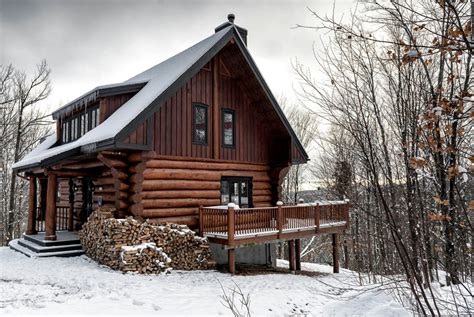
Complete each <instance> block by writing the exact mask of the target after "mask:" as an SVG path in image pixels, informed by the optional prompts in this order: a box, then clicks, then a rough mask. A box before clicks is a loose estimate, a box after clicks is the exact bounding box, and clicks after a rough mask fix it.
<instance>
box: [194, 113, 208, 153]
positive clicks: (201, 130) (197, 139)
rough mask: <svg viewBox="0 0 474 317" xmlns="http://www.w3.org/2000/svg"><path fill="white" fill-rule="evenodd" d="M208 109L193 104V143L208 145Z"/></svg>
mask: <svg viewBox="0 0 474 317" xmlns="http://www.w3.org/2000/svg"><path fill="white" fill-rule="evenodd" d="M207 112H208V107H207V106H206V105H203V104H193V142H194V143H195V144H200V145H207V140H208V137H207V122H208V113H207Z"/></svg>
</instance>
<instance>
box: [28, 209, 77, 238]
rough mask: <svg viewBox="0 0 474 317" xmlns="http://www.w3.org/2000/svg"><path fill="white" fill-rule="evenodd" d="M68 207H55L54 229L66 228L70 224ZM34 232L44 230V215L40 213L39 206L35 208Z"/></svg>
mask: <svg viewBox="0 0 474 317" xmlns="http://www.w3.org/2000/svg"><path fill="white" fill-rule="evenodd" d="M70 216H71V215H70V208H69V207H64V206H57V207H56V230H58V231H59V230H68V229H69V226H70ZM35 229H36V232H44V231H45V230H46V224H45V215H42V214H41V207H40V206H38V207H37V208H36V215H35Z"/></svg>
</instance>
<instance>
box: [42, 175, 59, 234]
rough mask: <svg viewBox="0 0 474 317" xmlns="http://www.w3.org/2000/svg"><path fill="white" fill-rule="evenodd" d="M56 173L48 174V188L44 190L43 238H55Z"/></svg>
mask: <svg viewBox="0 0 474 317" xmlns="http://www.w3.org/2000/svg"><path fill="white" fill-rule="evenodd" d="M56 190H57V176H56V174H48V189H47V191H46V221H45V222H46V234H45V237H44V239H45V240H56V239H57V237H56Z"/></svg>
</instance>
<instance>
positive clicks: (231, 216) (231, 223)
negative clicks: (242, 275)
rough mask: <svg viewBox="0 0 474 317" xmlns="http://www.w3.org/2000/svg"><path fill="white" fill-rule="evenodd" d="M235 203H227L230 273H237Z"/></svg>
mask: <svg viewBox="0 0 474 317" xmlns="http://www.w3.org/2000/svg"><path fill="white" fill-rule="evenodd" d="M234 208H235V205H234V204H233V203H230V204H228V205H227V245H228V246H229V249H228V250H227V260H228V265H229V273H231V274H234V273H235V249H234V246H235V243H234V237H235V210H234Z"/></svg>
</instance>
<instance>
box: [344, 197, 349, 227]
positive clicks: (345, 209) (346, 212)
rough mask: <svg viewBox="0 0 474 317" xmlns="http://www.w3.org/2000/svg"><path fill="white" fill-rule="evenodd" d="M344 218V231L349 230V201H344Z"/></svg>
mask: <svg viewBox="0 0 474 317" xmlns="http://www.w3.org/2000/svg"><path fill="white" fill-rule="evenodd" d="M344 216H345V219H346V229H348V228H349V225H350V218H349V199H346V204H345V205H344Z"/></svg>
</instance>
